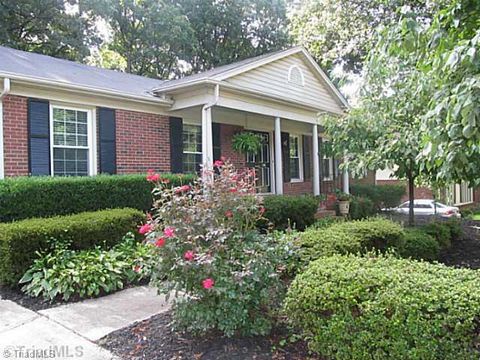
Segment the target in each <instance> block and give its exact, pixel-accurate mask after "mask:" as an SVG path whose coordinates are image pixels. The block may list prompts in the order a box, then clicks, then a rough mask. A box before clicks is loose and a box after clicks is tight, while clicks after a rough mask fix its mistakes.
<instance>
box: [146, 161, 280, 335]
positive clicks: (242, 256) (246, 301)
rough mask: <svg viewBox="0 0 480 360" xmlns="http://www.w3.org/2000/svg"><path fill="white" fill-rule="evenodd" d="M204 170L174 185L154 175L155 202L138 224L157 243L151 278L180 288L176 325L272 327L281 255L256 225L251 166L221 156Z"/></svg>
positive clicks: (237, 329)
mask: <svg viewBox="0 0 480 360" xmlns="http://www.w3.org/2000/svg"><path fill="white" fill-rule="evenodd" d="M204 174H205V176H204V179H206V180H202V179H199V180H198V181H196V182H194V183H193V184H191V185H184V186H181V187H175V188H171V189H170V188H168V187H166V186H164V185H163V183H162V180H161V178H160V177H158V178H155V181H156V188H155V190H154V196H155V199H156V200H155V202H154V210H153V213H152V214H151V216H150V218H149V221H148V222H147V223H146V224H145V225H143V226H142V227H141V228H140V229H139V231H140V232H141V233H143V234H145V236H146V241H148V242H150V243H152V244H154V245H155V246H156V248H157V253H158V262H157V266H156V267H155V269H154V274H153V282H154V284H155V285H156V286H157V287H158V289H159V292H160V293H163V294H171V293H173V294H175V299H174V306H173V310H174V320H175V324H176V326H177V328H180V329H184V330H188V331H191V332H195V333H202V332H206V331H209V330H213V329H215V330H219V331H221V332H223V333H224V334H225V335H227V336H232V335H234V334H241V335H256V334H265V333H268V332H269V330H270V327H271V319H272V310H273V309H274V306H277V305H279V304H276V303H275V302H276V301H279V299H281V297H280V296H277V295H278V292H280V291H282V287H281V282H280V279H279V271H280V266H281V264H280V261H281V258H282V257H281V255H280V254H279V251H280V250H279V249H278V247H277V246H275V242H274V239H273V238H272V237H271V236H270V235H266V234H260V233H259V232H258V231H257V229H256V224H257V222H258V220H259V219H260V218H261V217H262V214H263V212H264V208H263V206H262V204H261V198H260V197H258V196H257V195H256V191H255V174H254V171H253V170H245V171H243V172H238V171H236V170H235V169H234V167H233V166H232V165H231V164H229V163H225V164H224V163H223V162H219V161H217V162H215V170H214V171H213V170H210V171H208V170H204ZM152 175H154V174H149V176H152Z"/></svg>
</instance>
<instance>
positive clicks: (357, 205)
mask: <svg viewBox="0 0 480 360" xmlns="http://www.w3.org/2000/svg"><path fill="white" fill-rule="evenodd" d="M376 211H377V209H376V208H375V205H374V203H373V201H372V200H370V199H369V198H366V197H361V196H352V198H351V200H350V212H349V216H350V219H352V220H360V219H366V218H368V217H372V216H373V215H375V213H376Z"/></svg>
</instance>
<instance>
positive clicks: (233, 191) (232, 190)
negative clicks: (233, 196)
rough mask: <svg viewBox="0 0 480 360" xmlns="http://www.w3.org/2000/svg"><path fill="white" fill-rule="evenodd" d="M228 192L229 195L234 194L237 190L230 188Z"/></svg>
mask: <svg viewBox="0 0 480 360" xmlns="http://www.w3.org/2000/svg"><path fill="white" fill-rule="evenodd" d="M228 191H230V192H231V193H236V192H237V189H236V188H230V189H229V190H228Z"/></svg>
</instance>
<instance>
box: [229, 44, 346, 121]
mask: <svg viewBox="0 0 480 360" xmlns="http://www.w3.org/2000/svg"><path fill="white" fill-rule="evenodd" d="M292 65H296V66H298V67H299V68H300V69H301V70H302V73H303V76H304V79H305V85H304V86H300V85H297V84H292V83H289V82H288V71H289V69H290V67H291V66H292ZM226 81H227V82H229V83H231V84H233V85H236V86H241V87H244V88H247V89H251V90H255V91H260V92H263V93H265V94H270V95H273V96H279V97H285V98H289V99H291V100H294V101H298V102H300V103H306V104H309V105H311V106H315V107H317V108H320V109H324V110H325V111H330V112H334V113H341V112H342V108H341V106H340V104H339V100H337V98H336V97H335V95H333V94H332V92H331V90H330V89H329V88H328V85H327V84H326V83H325V81H324V80H323V79H321V78H320V76H319V75H318V74H316V73H315V72H313V71H312V70H311V68H310V66H309V65H307V63H306V61H305V60H304V59H303V56H302V55H300V54H294V55H291V56H287V57H285V58H283V59H280V60H277V61H274V62H271V63H268V64H266V65H263V66H260V67H258V68H255V69H253V70H250V71H247V72H245V73H242V74H239V75H237V76H234V77H232V78H229V79H227V80H226Z"/></svg>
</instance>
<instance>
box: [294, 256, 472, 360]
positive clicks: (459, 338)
mask: <svg viewBox="0 0 480 360" xmlns="http://www.w3.org/2000/svg"><path fill="white" fill-rule="evenodd" d="M479 288H480V278H479V276H478V272H477V271H474V270H469V269H455V268H450V267H447V266H444V265H440V264H430V263H426V262H417V261H410V260H406V259H397V258H394V257H390V256H380V257H376V258H375V257H357V256H354V255H348V256H342V255H335V256H332V257H328V258H323V259H321V260H318V261H315V262H313V263H311V265H310V266H309V267H308V268H307V270H306V271H305V272H304V273H302V274H300V275H298V276H297V277H296V278H295V280H294V281H293V283H292V285H291V286H290V288H289V290H288V294H287V298H286V302H285V313H286V314H288V318H289V320H290V321H291V323H292V325H293V326H295V327H296V328H298V329H300V330H301V331H302V334H303V336H304V337H305V338H306V339H307V341H309V347H310V348H311V350H313V351H315V352H318V353H320V354H321V355H322V356H324V357H326V358H332V359H358V360H362V359H368V360H370V359H422V360H429V359H431V360H433V359H478V357H479V353H478V352H477V351H475V350H474V349H475V348H476V346H477V344H478V341H479V335H478V319H479V317H480V292H479V291H478V289H479Z"/></svg>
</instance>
